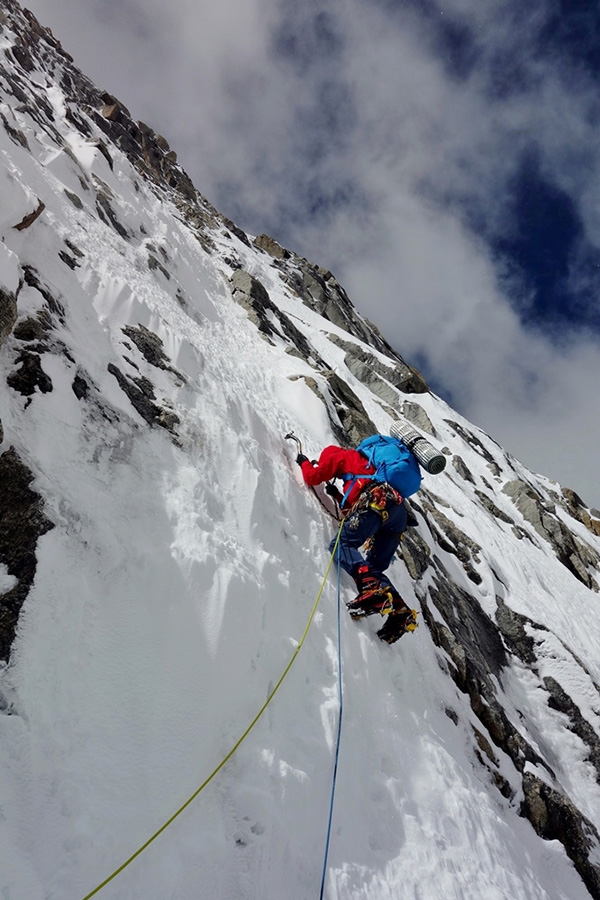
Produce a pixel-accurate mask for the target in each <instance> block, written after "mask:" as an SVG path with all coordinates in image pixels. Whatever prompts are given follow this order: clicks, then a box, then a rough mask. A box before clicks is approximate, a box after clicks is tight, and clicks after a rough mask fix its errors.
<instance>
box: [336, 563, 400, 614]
mask: <svg viewBox="0 0 600 900" xmlns="http://www.w3.org/2000/svg"><path fill="white" fill-rule="evenodd" d="M354 580H355V582H356V586H357V588H358V591H359V593H358V596H357V597H355V599H354V600H352V602H351V603H348V604H347V607H348V612H349V613H350V615H351V616H352V618H353V619H360V618H362V617H363V616H371V615H373V613H376V612H378V613H380V614H381V615H382V616H385V615H387V613H389V612H391V611H392V609H393V592H392V589H391V588H389V587H386V586H384V585H383V584H381V582H380V580H379V578H377V576H376V575H374V574H373V572H372V571H371V569H370V568H369V566H368V565H367V564H366V563H365V564H364V565H362V566H359V567H358V569H357V570H356V573H355V575H354Z"/></svg>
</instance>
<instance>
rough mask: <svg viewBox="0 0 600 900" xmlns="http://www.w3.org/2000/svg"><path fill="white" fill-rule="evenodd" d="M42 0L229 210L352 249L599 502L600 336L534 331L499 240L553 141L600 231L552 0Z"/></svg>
mask: <svg viewBox="0 0 600 900" xmlns="http://www.w3.org/2000/svg"><path fill="white" fill-rule="evenodd" d="M29 6H30V7H31V8H32V10H33V11H34V12H35V13H36V15H38V16H39V18H40V20H41V21H42V22H43V23H44V24H48V25H50V26H51V27H52V28H53V31H54V33H55V34H56V36H57V37H58V38H59V39H60V40H61V41H62V43H63V45H64V46H65V48H66V49H67V50H69V51H70V52H71V53H72V54H73V55H74V56H75V59H76V62H77V63H78V64H79V65H80V66H81V67H82V68H83V69H84V70H85V71H86V72H87V74H89V75H90V77H92V78H94V80H95V81H96V83H97V84H98V85H99V86H101V87H104V88H105V89H107V90H109V91H111V92H112V93H115V94H116V95H117V96H118V97H119V98H120V99H121V100H122V101H123V102H124V103H125V104H126V105H127V106H129V108H130V109H131V112H132V114H133V115H134V117H137V118H141V119H143V120H144V121H146V122H148V123H149V124H150V125H152V126H153V127H154V128H155V129H156V130H157V131H159V132H161V133H162V134H164V135H165V137H167V139H168V140H169V142H170V144H171V146H172V147H173V148H174V149H176V150H177V152H178V154H179V159H180V161H181V163H182V164H183V166H184V168H186V170H187V171H188V173H189V174H190V175H191V176H192V178H193V179H194V181H195V183H196V185H197V187H198V188H199V189H200V190H201V191H202V192H203V193H204V194H206V196H207V197H208V198H209V199H210V200H211V201H212V202H214V203H215V204H216V205H217V206H218V207H219V208H220V209H221V210H222V211H223V212H225V213H226V214H227V215H230V216H231V217H232V218H235V219H236V220H237V221H238V224H240V225H241V226H242V227H244V228H247V229H248V230H250V231H253V232H255V233H256V232H259V231H269V232H271V233H274V234H275V236H276V237H277V238H278V239H279V240H281V241H282V242H284V243H287V244H288V245H289V246H291V247H292V249H295V250H298V251H299V252H301V253H302V254H303V255H305V256H307V257H309V258H310V259H313V260H314V261H315V262H318V263H321V264H323V265H325V266H328V267H329V268H331V269H332V270H333V271H334V272H335V273H336V275H337V276H338V277H339V279H340V280H341V282H342V283H343V284H344V286H345V287H346V288H347V290H348V292H349V294H350V296H351V298H352V299H353V300H354V302H355V303H356V304H357V305H358V307H359V308H361V309H362V310H363V311H364V312H365V313H366V314H367V315H368V316H369V318H371V319H372V320H374V321H376V322H377V324H379V325H380V327H381V328H382V330H383V331H384V332H385V334H386V337H388V339H389V340H390V341H391V343H393V344H394V345H395V346H396V347H397V348H398V349H399V350H400V352H401V353H403V354H404V355H405V356H406V357H407V358H408V359H409V360H410V358H411V356H414V357H417V358H421V357H425V358H426V359H427V360H428V367H429V369H430V371H431V372H433V373H434V376H435V378H436V380H438V381H439V383H440V384H442V385H445V386H446V388H447V389H448V390H449V391H450V392H451V394H452V397H453V400H454V402H455V403H456V405H457V406H458V407H459V408H460V410H461V411H462V412H464V413H465V414H466V415H468V416H470V417H471V418H472V419H473V420H474V421H476V422H477V423H478V424H481V425H482V426H483V427H485V428H487V429H488V430H489V431H490V433H491V434H492V436H494V437H495V438H496V439H497V440H499V441H500V442H501V443H504V444H505V445H506V446H507V448H508V449H509V450H511V451H512V452H513V453H515V455H517V456H520V457H521V458H522V459H523V461H524V462H526V463H527V464H528V465H530V466H532V467H533V468H536V469H538V470H540V471H543V472H545V473H546V474H548V475H550V476H551V477H555V478H558V479H560V480H561V481H563V482H565V483H570V486H571V487H573V488H575V489H576V490H578V491H579V493H581V494H582V496H583V498H584V499H585V500H588V501H589V502H592V503H594V504H595V505H596V506H600V493H599V490H598V488H597V487H596V483H597V478H596V473H595V471H594V469H595V465H594V451H595V449H596V447H597V446H598V433H597V430H598V426H597V425H596V420H597V418H598V416H597V410H596V400H595V393H596V385H597V384H598V383H600V354H599V350H598V347H599V344H598V339H597V336H593V335H591V334H587V333H586V334H579V335H577V334H573V335H571V336H570V340H569V341H568V342H565V343H564V344H563V345H562V346H556V345H555V344H553V343H551V342H550V340H549V339H548V338H546V337H544V336H543V334H542V333H541V332H540V333H534V332H532V331H530V330H525V329H524V328H523V326H522V325H521V323H520V321H519V318H518V316H517V314H516V313H515V311H514V309H513V306H512V305H511V298H510V297H509V293H508V291H509V288H510V289H511V290H514V287H515V284H516V282H512V283H511V282H509V281H508V280H507V279H506V277H505V275H506V273H505V271H504V270H503V268H502V266H501V265H500V262H499V260H498V259H497V258H496V257H495V256H494V254H493V253H492V251H491V250H490V246H489V237H490V236H491V235H494V236H495V235H498V234H500V233H502V232H503V231H504V230H506V228H507V226H509V225H510V223H511V215H512V210H511V206H510V204H509V203H508V197H509V191H508V188H509V186H510V183H511V179H512V178H513V177H514V175H515V172H516V171H517V170H518V168H519V166H520V164H521V160H522V154H523V153H524V152H525V151H527V150H531V149H532V148H533V149H535V151H536V153H537V155H538V159H539V165H540V170H541V172H542V174H543V175H544V177H546V178H547V179H548V180H549V181H550V182H552V183H554V184H556V185H557V187H559V188H561V189H562V190H564V191H566V192H567V193H568V194H569V195H570V196H571V198H572V200H573V203H574V205H575V208H576V209H578V211H579V213H580V215H581V218H582V222H583V224H584V227H585V229H586V236H587V237H588V239H589V240H591V241H592V242H596V243H598V244H600V196H599V189H598V183H599V181H598V177H597V176H598V172H599V170H600V141H599V140H598V137H597V121H598V112H599V107H598V99H597V96H598V92H597V89H596V87H595V86H594V84H593V83H592V81H591V79H590V78H589V77H588V76H587V75H586V73H585V70H584V69H583V68H582V67H580V68H579V70H578V72H577V74H576V75H574V73H573V71H572V70H570V69H569V68H568V66H567V65H566V64H565V63H564V62H563V61H562V60H561V58H560V55H559V54H558V52H557V51H556V50H553V51H552V52H550V51H549V50H548V51H547V52H545V54H544V53H541V52H540V46H539V44H538V43H537V42H536V39H535V37H536V34H537V32H538V28H539V25H540V23H541V22H542V21H543V20H544V17H545V16H546V14H547V12H548V10H549V9H550V3H549V0H548V2H545V0H538V2H537V3H534V4H530V5H528V7H527V9H523V5H522V4H517V5H516V6H515V5H514V3H511V2H509V0H488V2H486V3H481V2H479V0H444V2H443V3H442V2H441V0H440V2H439V4H438V7H439V8H438V13H437V16H438V17H437V18H435V17H434V16H433V15H432V16H430V17H429V18H428V19H427V18H424V17H423V16H422V15H420V12H421V11H422V9H423V8H424V7H423V5H422V4H419V3H416V4H415V3H411V2H407V3H405V4H403V3H399V2H395V3H386V2H385V0H372V2H370V3H369V2H365V0H344V2H343V3H342V2H328V3H325V2H324V0H323V2H319V0H316V2H312V3H310V4H303V3H297V2H291V0H235V2H233V0H224V2H221V3H218V4H215V3H212V2H211V3H209V2H207V0H203V2H200V3H197V2H193V0H171V3H170V4H169V5H168V6H165V4H164V3H163V2H162V0H149V2H148V0H145V2H142V0H128V2H120V3H113V2H111V3H106V2H105V0H62V2H61V3H55V2H50V0H31V2H30V3H29ZM429 7H430V8H432V9H433V8H434V3H431V4H429ZM453 51H454V53H453ZM459 51H460V52H459ZM457 59H458V61H459V63H460V65H457V64H456V60H457ZM453 60H454V64H453ZM592 274H593V273H592ZM589 276H590V272H589V271H586V272H581V273H579V274H578V273H574V275H573V278H574V279H577V278H580V279H582V280H584V279H588V284H589ZM582 283H583V282H582ZM512 299H513V300H514V297H513V298H512ZM557 417H558V421H557ZM559 422H560V423H561V424H560V425H559V424H558V423H559ZM574 448H576V449H574Z"/></svg>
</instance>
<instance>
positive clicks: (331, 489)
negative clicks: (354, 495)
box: [325, 481, 344, 503]
mask: <svg viewBox="0 0 600 900" xmlns="http://www.w3.org/2000/svg"><path fill="white" fill-rule="evenodd" d="M325 493H326V494H329V496H330V497H333V499H334V500H335V501H336V502H337V503H339V502H340V500H343V498H344V495H343V494H342V492H341V491H340V490H338V488H336V486H335V484H332V483H331V482H330V481H328V482H327V484H326V485H325Z"/></svg>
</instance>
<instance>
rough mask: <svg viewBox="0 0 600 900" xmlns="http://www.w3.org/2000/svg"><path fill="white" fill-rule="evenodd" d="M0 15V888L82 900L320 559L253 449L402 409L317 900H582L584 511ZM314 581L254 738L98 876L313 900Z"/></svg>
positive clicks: (244, 718)
mask: <svg viewBox="0 0 600 900" xmlns="http://www.w3.org/2000/svg"><path fill="white" fill-rule="evenodd" d="M5 10H6V12H5V14H4V18H0V25H1V31H0V53H1V56H0V60H1V70H0V83H1V87H2V95H1V97H0V193H1V198H2V204H1V207H0V234H1V236H2V243H1V244H0V290H1V291H2V294H1V302H0V307H1V309H0V334H2V336H3V344H2V348H1V355H0V366H1V369H2V373H1V378H0V384H1V385H2V387H1V390H0V420H1V423H2V429H3V431H2V446H1V447H0V453H1V455H0V474H1V475H2V476H3V478H2V483H3V486H4V490H3V496H2V499H1V501H0V509H1V520H0V563H1V568H0V577H1V578H2V591H3V595H2V597H1V598H0V636H1V638H2V642H3V643H2V650H3V657H4V658H5V659H8V657H9V654H10V664H9V665H7V666H5V668H4V669H3V670H2V671H1V672H0V679H1V680H0V691H1V695H0V697H1V699H0V705H1V707H2V710H3V712H4V714H3V715H0V805H1V815H0V896H6V897H7V898H9V900H15V898H17V900H21V898H23V900H25V898H26V900H37V898H42V897H44V898H50V897H52V898H61V900H62V898H77V897H80V898H81V897H83V896H84V895H85V894H86V893H87V892H89V891H90V890H91V889H92V888H94V887H95V885H96V884H98V883H99V882H100V881H102V880H103V879H104V878H105V877H107V875H109V874H110V872H111V871H113V870H114V869H115V868H116V867H117V866H118V865H120V864H121V863H122V862H123V860H124V859H125V858H126V857H127V856H129V855H130V854H131V853H132V852H134V851H135V850H136V849H137V847H139V846H140V845H141V844H142V843H143V842H144V841H145V840H146V839H147V837H148V836H149V835H150V834H151V833H152V832H153V831H155V830H156V828H158V827H159V826H160V825H161V824H162V823H163V822H164V821H165V820H166V819H167V818H168V817H169V816H170V815H171V814H172V813H173V811H174V810H175V809H176V808H177V807H178V806H179V805H180V804H181V803H182V802H183V801H184V800H185V799H186V797H187V796H189V794H190V793H191V792H192V791H193V790H194V789H195V788H196V787H197V785H198V784H199V783H201V782H202V780H203V779H204V778H205V777H206V776H207V775H208V774H209V772H210V771H212V770H213V769H214V767H215V766H216V765H217V764H218V763H219V762H220V760H221V759H222V758H223V756H224V755H225V754H226V753H227V752H228V750H229V749H230V747H231V745H232V744H233V743H234V742H235V740H236V739H237V738H238V737H239V735H240V734H241V732H242V731H243V730H244V728H245V727H246V726H247V725H248V723H249V721H250V720H251V719H252V717H253V716H254V715H255V714H256V712H257V710H258V709H259V708H260V707H261V705H262V703H263V702H264V699H265V697H266V695H267V694H268V692H269V688H270V687H271V686H272V684H273V683H274V682H275V681H276V680H277V678H278V677H279V676H280V674H281V672H282V670H283V668H284V667H285V665H286V663H287V661H288V660H289V658H290V655H291V653H292V652H293V649H294V646H295V642H296V641H297V640H298V639H299V637H300V635H301V634H302V631H303V629H304V626H305V623H306V620H307V617H308V614H309V611H310V608H311V607H312V603H313V601H314V598H315V596H316V594H317V591H318V588H319V585H320V582H321V579H322V576H323V573H324V571H325V568H326V565H327V560H328V554H327V551H326V546H327V543H328V541H329V537H330V535H331V533H332V530H333V528H334V524H333V523H332V522H331V521H330V520H329V519H328V517H327V515H326V514H325V513H324V511H323V510H322V509H321V507H320V506H318V505H317V504H316V501H315V500H314V498H313V497H312V495H310V494H309V493H308V492H307V491H306V490H305V489H304V488H303V487H302V485H301V483H300V479H299V478H298V474H297V471H296V469H295V466H294V462H293V460H294V456H295V447H294V445H293V444H286V443H285V441H284V440H283V436H284V435H285V434H286V433H287V432H289V431H290V430H294V431H295V432H296V433H297V434H298V435H299V436H300V437H301V438H302V440H303V443H304V447H305V450H306V452H307V453H309V454H310V455H317V454H318V452H319V451H320V449H321V448H322V446H324V445H325V444H327V443H332V442H334V441H338V442H339V441H341V442H347V443H352V442H354V441H356V440H357V439H359V438H360V437H362V436H364V435H365V434H366V433H368V432H369V431H371V430H373V429H378V430H380V431H382V432H387V431H388V429H389V426H390V424H391V423H392V422H393V421H394V419H395V418H397V417H398V416H399V415H404V416H406V417H408V418H410V420H411V421H413V422H414V423H415V424H416V425H417V427H420V428H421V429H422V430H423V431H424V433H426V434H428V435H429V436H430V438H431V440H432V441H434V442H435V444H436V446H439V447H440V448H445V450H444V452H446V453H447V455H448V465H447V468H446V471H445V473H444V474H443V475H441V476H437V477H430V476H428V477H426V479H425V481H424V487H423V490H422V491H421V492H420V493H419V494H418V495H417V496H416V497H415V498H414V499H413V502H412V508H413V511H414V512H415V514H416V516H417V519H418V522H419V524H418V527H417V528H415V529H411V530H409V532H408V533H407V535H406V538H405V540H404V541H403V548H402V549H403V559H402V560H398V561H397V562H395V563H394V566H393V570H392V573H391V574H392V577H393V579H394V580H395V582H396V583H397V584H398V586H399V588H400V589H401V591H402V593H403V595H404V596H405V598H406V600H407V602H408V603H409V604H410V605H412V606H415V607H416V608H418V609H419V610H420V612H421V616H420V619H421V627H420V628H419V630H418V631H417V632H416V633H415V634H414V635H409V636H406V637H405V638H403V639H402V641H401V642H400V643H399V644H396V645H394V646H393V647H387V645H386V646H384V645H382V644H381V643H380V642H379V641H377V639H376V638H375V636H374V631H375V626H374V623H372V622H371V621H368V622H366V623H362V624H357V623H353V622H351V621H349V620H346V619H344V620H343V623H342V647H343V658H344V691H345V701H346V707H345V725H344V732H343V736H342V748H341V755H340V770H339V776H338V790H337V796H336V807H335V817H334V830H333V835H332V845H331V850H330V859H329V861H330V869H329V873H328V878H327V896H328V897H331V898H340V900H341V898H344V900H346V898H369V900H374V898H376V900H379V898H387V897H397V896H403V897H409V898H412V897H414V898H417V897H421V898H423V897H425V898H432V900H433V898H436V900H437V898H438V897H440V896H443V897H445V898H457V900H458V898H464V897H475V896H477V897H482V898H496V897H509V896H510V897H511V898H512V897H514V898H516V900H525V898H527V900H530V898H536V900H537V898H552V900H554V898H556V900H558V898H564V897H569V898H575V900H579V898H585V897H588V896H593V897H599V896H600V869H599V862H600V855H599V853H600V850H599V847H598V830H599V829H600V802H599V801H600V785H599V780H600V737H599V735H600V697H599V693H600V692H599V688H598V685H599V684H600V662H599V659H600V656H599V653H598V649H599V647H600V616H599V613H598V604H599V602H600V601H599V595H598V592H597V591H598V580H599V577H600V576H599V574H598V570H599V568H600V565H599V561H600V555H599V554H600V538H599V531H600V524H599V520H600V516H599V515H598V514H597V513H596V511H593V510H589V509H588V508H587V507H586V506H585V504H584V503H583V502H582V501H581V500H580V499H579V498H577V497H576V495H574V494H573V493H572V492H569V491H568V490H563V489H561V487H560V486H559V485H557V484H554V483H552V482H550V481H548V480H547V479H545V478H543V477H542V476H539V475H536V474H534V473H532V472H530V471H528V470H527V469H526V468H525V467H523V466H522V465H521V464H520V463H519V462H518V461H516V460H514V459H512V458H510V457H509V456H508V455H507V454H506V453H505V452H504V451H503V450H502V448H501V447H499V446H498V445H497V444H496V443H495V442H494V441H493V440H492V439H491V438H490V437H488V436H487V435H485V434H484V433H482V432H481V431H480V430H478V429H477V428H475V427H474V426H472V425H471V424H470V423H469V422H467V421H465V420H464V419H463V418H462V417H461V416H459V415H458V414H457V413H455V412H454V411H453V410H452V409H450V408H449V407H448V406H447V405H446V404H444V403H443V402H442V401H441V400H440V399H439V398H437V397H436V396H434V395H433V394H431V393H429V392H428V391H427V386H426V385H425V383H424V382H423V380H422V378H420V376H419V375H418V373H416V372H415V371H414V370H413V369H411V367H410V365H409V364H407V362H406V361H405V360H404V359H403V358H402V357H401V356H400V355H399V354H398V353H397V352H396V351H395V350H393V348H391V347H389V345H388V344H387V343H386V341H385V338H384V337H383V336H381V335H380V334H379V333H378V332H377V330H376V329H375V328H374V327H373V326H371V325H370V324H369V323H368V322H366V321H365V320H364V319H362V318H361V317H360V315H359V314H358V313H357V312H356V311H355V310H354V309H353V307H352V304H351V302H350V300H349V298H348V297H347V295H346V294H345V292H344V291H343V288H342V287H341V286H340V285H339V284H338V283H337V281H336V280H335V278H334V277H333V276H332V275H331V273H329V272H326V271H325V270H323V269H321V268H319V266H317V265H313V264H311V263H309V262H308V261H306V260H303V259H301V258H300V257H298V256H296V255H295V254H294V253H293V252H291V251H288V250H286V249H284V248H281V247H279V245H277V243H276V242H275V241H273V240H272V239H269V238H267V237H266V236H259V237H258V238H253V237H252V236H248V235H246V234H244V233H243V232H242V231H240V229H238V228H237V227H236V226H235V225H234V224H233V223H231V222H228V221H227V220H225V219H224V218H223V217H222V216H220V214H219V213H218V212H217V211H216V210H214V209H213V208H212V207H211V206H210V204H209V203H208V202H207V201H206V200H205V199H204V198H202V196H201V195H200V194H199V193H198V192H197V191H196V189H195V187H194V186H193V185H191V183H190V181H189V179H188V178H187V176H186V175H185V173H184V172H183V171H182V170H181V169H180V168H179V167H178V166H177V161H176V157H175V154H174V153H173V151H171V149H170V148H169V146H168V144H167V142H166V141H165V140H164V138H161V137H160V135H156V134H155V133H154V132H153V131H152V129H150V128H148V127H147V126H143V125H142V123H135V122H133V120H132V119H131V117H130V115H129V113H128V112H127V110H126V109H125V108H124V107H123V106H122V105H121V104H119V103H118V101H116V100H115V98H109V97H108V96H107V95H104V94H102V92H101V91H98V90H97V89H96V88H95V87H94V86H93V85H92V84H91V83H90V82H89V81H88V80H87V79H86V78H85V77H84V76H83V75H81V73H79V72H77V70H76V69H75V68H74V67H73V65H72V62H71V60H70V57H69V56H68V54H66V53H65V52H64V51H63V50H62V48H61V47H60V45H59V44H58V42H57V41H55V40H54V38H52V36H51V35H50V34H49V33H48V32H47V31H45V30H44V29H43V28H41V27H40V26H39V25H38V24H37V23H36V22H35V20H34V19H33V17H32V16H31V15H30V14H27V13H25V12H23V11H21V10H20V9H19V7H18V6H17V5H16V4H15V3H14V2H13V0H8V2H7V3H5ZM351 596H352V585H351V584H349V583H348V582H347V581H345V580H343V581H342V600H344V599H346V600H347V599H349V598H350V597H351ZM336 602H337V601H336V586H335V582H334V580H333V579H331V584H330V585H329V586H328V588H327V590H326V592H325V595H324V597H323V600H322V602H321V606H320V609H319V612H318V614H317V618H316V620H315V623H314V624H313V627H312V629H311V632H310V634H309V638H308V640H307V643H306V646H305V647H303V649H302V653H301V654H300V655H299V657H298V660H297V662H296V664H295V666H294V668H293V670H292V672H291V673H290V675H289V677H288V679H287V680H286V683H285V684H284V685H283V687H282V689H281V692H280V693H279V694H278V696H277V698H276V700H275V701H274V703H273V704H272V706H270V707H269V711H268V712H267V714H266V715H265V717H264V718H263V719H262V720H261V722H260V723H259V725H258V726H257V728H256V729H255V731H253V733H252V735H251V736H250V737H249V738H248V740H247V741H246V742H245V743H244V744H243V745H242V747H241V748H240V750H239V751H238V752H237V753H236V755H235V756H234V758H233V759H232V760H231V761H230V763H228V765H227V767H226V768H225V769H224V770H223V771H222V773H220V775H219V778H218V779H216V780H215V782H214V783H211V785H210V786H209V787H208V788H207V789H206V791H205V792H204V793H203V794H202V795H201V796H200V797H199V798H198V800H197V802H196V803H194V804H193V806H192V807H190V809H189V810H188V811H187V812H186V814H185V816H183V817H182V818H181V819H178V820H177V822H176V823H175V824H174V825H173V826H172V827H171V828H170V829H169V830H168V831H167V832H166V833H165V834H164V835H163V836H162V837H161V838H160V839H159V840H158V841H157V842H156V843H155V844H153V845H152V847H151V848H149V849H148V850H147V851H146V852H145V853H144V854H143V855H142V857H140V858H139V859H138V860H136V861H135V863H134V864H132V866H131V867H129V868H128V869H127V870H126V871H124V872H123V873H122V874H121V875H120V876H119V878H118V879H116V880H115V882H114V883H111V884H110V885H108V886H107V887H106V888H105V889H104V891H103V892H102V893H101V894H100V896H106V897H113V898H117V897H119V898H121V897H131V898H136V897H139V898H142V897H143V898H144V900H148V898H149V900H152V898H156V900H162V898H164V897H174V898H177V900H181V898H187V897H189V898H197V897H198V896H207V897H208V896H210V897H217V898H233V897H235V898H254V897H289V898H292V900H294V898H298V900H300V898H305V897H307V896H315V895H316V893H317V890H318V885H319V879H320V867H321V863H322V853H323V842H324V835H325V825H326V815H327V807H328V798H329V788H330V783H331V772H332V753H333V741H334V734H335V726H336V721H337V671H336V668H337V662H336V652H335V646H336V640H337V637H336ZM15 627H16V637H14V634H15V631H14V629H15ZM13 638H14V640H13ZM532 826H533V827H532ZM543 838H545V839H546V840H544V839H543Z"/></svg>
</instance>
